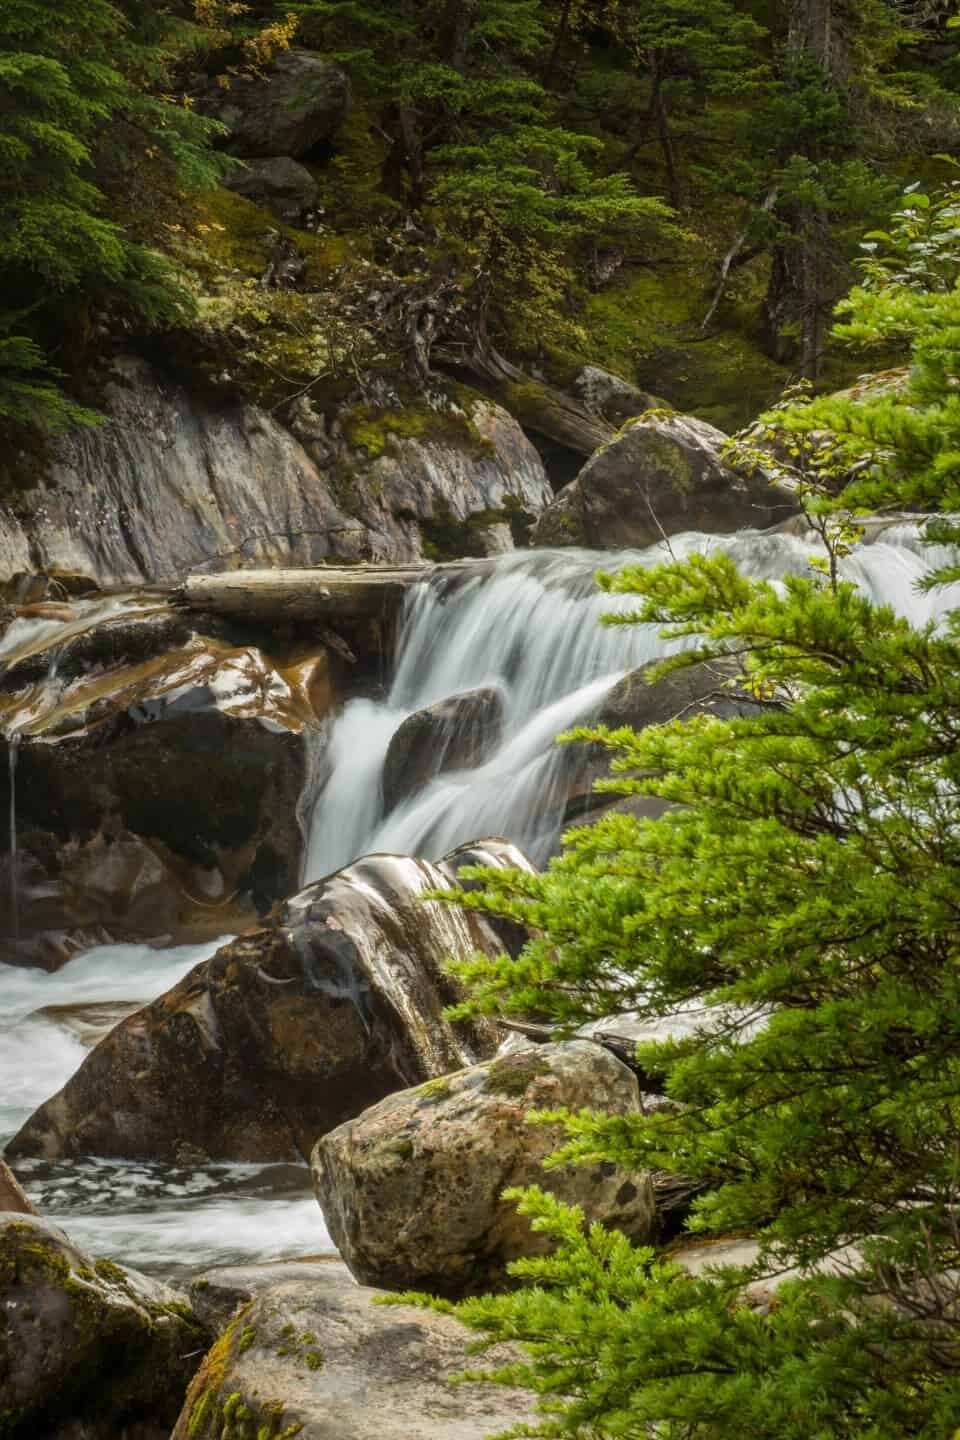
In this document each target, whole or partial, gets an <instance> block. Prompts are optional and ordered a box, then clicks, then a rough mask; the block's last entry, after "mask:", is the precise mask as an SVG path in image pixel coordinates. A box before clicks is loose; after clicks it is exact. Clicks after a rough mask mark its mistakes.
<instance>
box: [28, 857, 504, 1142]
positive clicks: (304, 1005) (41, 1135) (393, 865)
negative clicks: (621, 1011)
mask: <svg viewBox="0 0 960 1440" xmlns="http://www.w3.org/2000/svg"><path fill="white" fill-rule="evenodd" d="M514 863H515V864H517V865H519V866H521V867H523V866H525V865H526V862H525V861H524V859H523V856H522V855H520V853H519V852H518V851H517V852H514ZM450 880H451V871H450V870H449V869H441V868H440V867H438V866H435V865H430V864H428V863H427V862H426V861H422V860H413V859H409V858H406V857H403V856H390V855H375V856H372V857H370V858H368V859H366V860H361V861H358V862H357V863H356V864H354V865H351V866H350V867H349V868H347V869H346V870H341V871H339V872H338V873H337V874H335V875H331V876H329V877H328V878H327V879H326V880H323V881H320V882H318V883H317V884H315V885H311V886H308V887H307V889H305V890H303V891H301V893H300V894H298V895H296V896H294V898H293V899H292V900H290V901H288V902H287V904H286V905H284V906H283V907H282V909H281V911H280V914H279V916H278V918H277V921H276V923H275V924H274V925H273V926H272V927H271V928H270V929H266V930H259V931H256V932H253V933H251V934H248V935H243V936H241V937H240V938H239V939H238V940H235V941H234V942H233V943H232V944H229V945H227V946H225V947H224V948H223V949H221V950H220V951H219V952H218V953H217V954H216V955H215V956H214V957H213V958H212V959H211V960H208V961H206V962H204V963H202V964H200V965H197V966H196V967H195V968H194V969H193V970H192V971H191V972H190V974H189V975H187V976H186V978H185V979H184V980H182V981H181V982H180V984H179V985H176V986H175V987H174V988H173V989H172V990H170V991H168V992H167V993H166V994H165V995H162V996H161V997H160V998H159V999H158V1000H156V1001H155V1002H154V1003H153V1004H152V1005H149V1006H147V1007H146V1009H144V1010H141V1011H138V1012H137V1014H135V1015H132V1016H130V1017H129V1018H128V1019H126V1020H124V1021H122V1022H121V1023H120V1024H119V1025H118V1026H117V1027H116V1028H115V1029H114V1030H112V1031H111V1032H110V1034H109V1035H107V1036H106V1038H105V1039H104V1040H102V1041H101V1042H100V1044H99V1045H98V1046H97V1047H96V1049H95V1050H94V1051H93V1052H92V1053H91V1054H90V1055H89V1056H88V1057H87V1059H86V1060H85V1061H84V1063H83V1065H81V1067H80V1069H79V1070H78V1071H77V1072H76V1074H75V1075H74V1076H73V1077H72V1079H70V1080H69V1081H68V1082H67V1084H66V1085H65V1086H64V1088H63V1089H62V1090H61V1091H60V1092H59V1094H57V1095H55V1096H54V1097H53V1098H52V1099H51V1100H48V1101H47V1102H46V1104H44V1105H42V1106H41V1107H40V1109H39V1110H38V1111H37V1112H36V1113H35V1114H34V1115H33V1116H32V1117H31V1118H30V1119H29V1120H28V1121H27V1123H26V1124H25V1125H24V1126H23V1128H22V1129H21V1130H20V1132H19V1134H18V1135H17V1136H16V1137H15V1138H14V1139H13V1141H11V1143H10V1145H9V1146H8V1154H10V1155H11V1156H18V1155H35V1156H36V1155H39V1156H46V1157H57V1156H64V1155H83V1154H93V1155H108V1156H109V1155H112V1156H127V1157H130V1158H133V1159H154V1160H173V1159H174V1158H175V1157H176V1155H177V1152H178V1150H180V1148H181V1147H182V1146H183V1145H189V1146H191V1147H192V1148H193V1149H194V1150H197V1151H202V1152H203V1153H205V1154H207V1155H209V1156H210V1157H211V1158H212V1159H222V1160H287V1159H291V1158H295V1157H296V1156H297V1155H302V1156H304V1157H306V1156H308V1155H309V1154H310V1151H311V1148H312V1146H313V1143H314V1141H315V1140H316V1139H317V1137H318V1136H319V1135H322V1134H324V1133H325V1132H326V1131H327V1130H331V1129H333V1128H334V1127H335V1126H337V1125H340V1124H341V1123H342V1122H343V1121H344V1120H347V1119H349V1118H350V1117H352V1116H354V1115H356V1114H358V1113H359V1112H360V1111H361V1110H363V1109H364V1107H365V1106H368V1105H372V1104H374V1103H375V1102H376V1101H377V1100H379V1099H381V1098H382V1097H383V1096H384V1095H388V1094H390V1093H391V1092H392V1091H394V1090H398V1089H401V1088H403V1087H405V1086H410V1085H416V1084H418V1083H421V1082H423V1081H425V1080H428V1079H430V1078H431V1077H436V1076H438V1075H442V1074H444V1073H446V1072H447V1071H450V1070H456V1069H459V1068H460V1067H462V1066H464V1065H469V1064H471V1063H473V1062H474V1061H475V1060H476V1059H477V1058H479V1057H481V1056H483V1055H485V1054H491V1053H492V1052H493V1050H494V1049H495V1048H496V1040H495V1034H494V1031H493V1028H492V1027H491V1026H488V1025H487V1024H486V1023H478V1024H465V1025H452V1024H450V1023H449V1022H448V1021H446V1020H445V1019H444V1017H443V1010H444V1007H445V1006H447V1005H449V1004H451V1003H453V1002H454V1001H455V1000H456V999H457V998H458V994H459V992H458V990H457V987H456V986H455V984H454V983H453V982H452V981H451V980H450V979H449V978H448V977H447V975H446V974H445V972H444V968H443V967H444V966H445V965H446V963H447V961H448V960H449V959H450V958H460V959H466V958H467V957H468V956H470V955H471V954H473V953H475V952H476V951H481V952H483V953H485V954H488V955H495V954H498V953H500V951H501V950H502V948H503V947H502V943H501V940H500V938H499V937H498V935H497V933H496V932H495V930H494V929H493V928H492V927H491V926H489V925H488V924H487V922H486V921H485V920H484V919H483V918H482V917H481V916H479V915H476V914H473V913H471V912H469V911H461V910H457V909H455V908H451V907H448V906H443V905H440V904H437V903H435V902H427V901H425V900H424V898H423V896H424V892H425V891H428V890H435V889H440V888H444V887H448V886H449V884H450Z"/></svg>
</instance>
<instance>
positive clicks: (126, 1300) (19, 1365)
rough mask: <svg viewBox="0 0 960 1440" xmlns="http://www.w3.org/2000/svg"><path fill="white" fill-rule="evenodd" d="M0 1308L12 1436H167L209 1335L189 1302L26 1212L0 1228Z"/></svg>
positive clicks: (149, 1439) (1, 1364)
mask: <svg viewBox="0 0 960 1440" xmlns="http://www.w3.org/2000/svg"><path fill="white" fill-rule="evenodd" d="M0 1303H2V1309H3V1316H4V1323H3V1328H2V1330H0V1427H2V1432H3V1435H4V1436H5V1437H7V1440H39V1437H40V1436H43V1437H44V1440H75V1437H79V1436H81V1435H82V1436H84V1437H89V1440H123V1437H124V1436H127V1435H134V1434H135V1435H136V1436H137V1437H138V1440H163V1437H164V1436H165V1435H167V1434H168V1432H169V1427H170V1425H171V1424H172V1423H173V1421H174V1419H175V1418H176V1415H177V1412H178V1410H179V1408H180V1405H181V1403H182V1396H183V1394H184V1391H185V1389H186V1387H187V1384H188V1382H189V1380H190V1377H191V1375H192V1374H193V1372H194V1371H195V1370H196V1368H197V1358H192V1359H191V1358H190V1357H191V1355H193V1356H196V1352H197V1350H198V1349H201V1348H202V1347H203V1345H204V1343H205V1341H206V1339H207V1332H206V1331H205V1330H204V1329H203V1327H202V1326H201V1325H200V1324H199V1323H198V1322H197V1321H196V1320H195V1318H194V1317H193V1315H192V1312H191V1310H190V1306H189V1305H188V1303H187V1301H186V1299H185V1297H184V1296H182V1295H179V1294H177V1292H176V1291H173V1290H169V1289H168V1288H167V1287H166V1286H165V1285H161V1284H159V1283H158V1282H157V1281H155V1280H150V1279H148V1278H147V1277H146V1276H145V1275H139V1274H137V1273H136V1271H133V1270H125V1269H123V1268H122V1267H121V1266H119V1265H115V1264H113V1262H112V1261H110V1260H92V1259H90V1258H89V1256H87V1255H84V1254H83V1253H82V1252H81V1251H79V1250H77V1249H76V1247H75V1246H73V1245H72V1244H71V1243H70V1241H69V1240H68V1239H67V1237H66V1235H64V1233H63V1231H62V1230H58V1229H57V1228H56V1227H55V1226H54V1225H50V1224H48V1223H47V1222H46V1221H44V1220H41V1219H39V1218H37V1217H35V1216H30V1215H20V1216H16V1217H13V1216H4V1217H3V1224H2V1226H0ZM127 1427H130V1428H127Z"/></svg>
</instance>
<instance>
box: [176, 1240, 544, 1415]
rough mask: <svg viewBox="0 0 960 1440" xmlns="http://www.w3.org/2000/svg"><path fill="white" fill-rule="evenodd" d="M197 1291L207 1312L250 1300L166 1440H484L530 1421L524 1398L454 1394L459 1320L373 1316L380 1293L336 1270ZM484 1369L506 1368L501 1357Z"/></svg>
mask: <svg viewBox="0 0 960 1440" xmlns="http://www.w3.org/2000/svg"><path fill="white" fill-rule="evenodd" d="M204 1280H205V1282H206V1283H205V1285H204V1286H203V1290H202V1291H198V1292H197V1294H198V1297H199V1295H200V1294H201V1293H202V1294H203V1295H204V1302H203V1303H205V1304H209V1303H210V1301H211V1300H213V1302H214V1303H213V1307H212V1309H213V1312H214V1313H220V1314H222V1313H223V1309H224V1308H225V1307H228V1306H230V1305H231V1304H233V1303H235V1302H236V1301H237V1300H240V1301H243V1300H244V1299H245V1298H247V1297H250V1298H249V1303H248V1304H247V1305H246V1308H245V1309H243V1310H242V1311H241V1312H240V1314H239V1315H237V1316H236V1317H235V1319H234V1320H233V1321H232V1322H231V1324H230V1325H229V1326H228V1328H227V1330H226V1331H225V1332H224V1334H223V1336H222V1337H221V1338H220V1340H218V1342H217V1344H216V1345H215V1346H214V1347H213V1349H212V1350H211V1351H210V1353H209V1355H208V1356H207V1358H206V1359H205V1360H204V1362H203V1364H202V1366H201V1368H200V1370H199V1371H198V1372H197V1375H196V1377H195V1379H194V1381H193V1383H192V1385H191V1387H190V1391H189V1393H188V1395H187V1400H186V1403H185V1405H184V1407H183V1412H182V1414H181V1416H180V1419H179V1421H178V1422H177V1426H176V1428H175V1430H174V1432H173V1436H172V1440H223V1437H225V1436H227V1435H237V1436H240V1435H246V1434H248V1433H249V1434H250V1435H258V1436H259V1435H263V1436H271V1437H280V1436H285V1435H290V1436H292V1435H294V1434H296V1435H297V1436H298V1440H421V1437H424V1436H426V1435H429V1436H430V1440H486V1437H487V1436H488V1435H490V1434H493V1433H498V1432H500V1431H502V1430H504V1429H506V1428H507V1427H508V1426H509V1427H512V1426H514V1425H517V1424H520V1423H523V1422H524V1421H529V1420H530V1419H531V1418H532V1411H533V1404H532V1400H531V1397H530V1395H529V1394H524V1393H521V1392H518V1391H514V1390H508V1389H503V1388H501V1387H499V1386H497V1387H494V1386H490V1385H452V1384H451V1383H450V1382H451V1379H452V1377H453V1376H454V1375H456V1374H457V1373H458V1372H460V1371H462V1370H464V1369H466V1368H468V1366H469V1364H470V1358H469V1354H468V1350H467V1345H468V1343H469V1338H470V1337H469V1332H467V1331H466V1330H465V1329H464V1328H463V1327H462V1326H461V1325H458V1324H457V1322H456V1321H455V1320H452V1319H451V1318H450V1317H449V1316H446V1315H436V1314H431V1313H430V1312H428V1311H424V1310H417V1309H414V1308H413V1307H412V1306H409V1305H401V1306H393V1305H391V1306H389V1307H385V1306H381V1305H377V1304H376V1303H375V1302H376V1300H377V1299H378V1298H379V1297H380V1295H381V1292H379V1291H377V1290H370V1289H365V1288H361V1287H360V1286H358V1285H357V1284H356V1283H355V1282H354V1281H353V1280H352V1279H351V1277H350V1273H349V1271H348V1270H347V1268H346V1266H345V1265H342V1264H340V1263H339V1262H337V1261H331V1262H329V1263H324V1264H310V1265H301V1264H296V1265H282V1266H280V1265H278V1266H270V1267H259V1268H258V1269H257V1270H242V1269H241V1270H226V1271H215V1272H212V1273H211V1274H210V1276H209V1277H204ZM221 1296H222V1300H221V1298H220V1297H221ZM198 1303H200V1302H199V1298H198ZM490 1358H491V1359H492V1360H493V1361H494V1362H498V1361H499V1362H504V1361H506V1360H507V1359H510V1358H513V1357H512V1356H511V1355H510V1354H509V1353H508V1352H505V1348H504V1347H497V1348H496V1349H494V1350H493V1351H492V1352H491V1355H490Z"/></svg>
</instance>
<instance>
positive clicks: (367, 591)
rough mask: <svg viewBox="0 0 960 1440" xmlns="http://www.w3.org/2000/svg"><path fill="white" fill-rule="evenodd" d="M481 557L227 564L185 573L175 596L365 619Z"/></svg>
mask: <svg viewBox="0 0 960 1440" xmlns="http://www.w3.org/2000/svg"><path fill="white" fill-rule="evenodd" d="M483 568H484V562H483V561H482V560H481V561H476V560H474V561H467V562H456V561H455V562H453V563H451V564H448V565H406V566H404V565H398V566H386V565H376V566H373V565H370V566H367V565H351V566H349V567H347V566H344V567H338V568H334V567H333V566H329V567H327V566H319V567H317V568H315V569H312V570H231V571H228V572H226V573H224V574H216V575H188V576H187V578H186V580H184V582H183V583H182V584H181V585H180V586H178V587H177V589H175V590H174V592H173V596H172V599H173V602H174V604H176V605H180V606H184V607H185V608H186V609H189V610H202V611H206V612H207V613H210V614H214V615H230V616H234V617H241V618H244V619H248V620H270V621H283V620H369V619H379V618H385V617H389V616H391V615H394V614H396V612H397V610H398V609H399V607H400V605H401V604H402V602H403V597H404V595H405V593H406V591H407V590H408V589H409V588H410V586H411V585H416V584H418V583H419V582H420V581H422V580H426V579H428V578H430V577H432V576H433V575H436V574H438V573H440V574H450V575H451V576H453V577H456V576H457V575H460V574H463V575H467V574H476V573H477V572H478V571H479V570H482V569H483Z"/></svg>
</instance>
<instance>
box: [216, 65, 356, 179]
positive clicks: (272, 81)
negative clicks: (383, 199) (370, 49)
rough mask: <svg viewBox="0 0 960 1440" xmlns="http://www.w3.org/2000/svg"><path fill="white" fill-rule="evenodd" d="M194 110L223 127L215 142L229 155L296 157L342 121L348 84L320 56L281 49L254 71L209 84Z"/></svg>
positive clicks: (342, 74)
mask: <svg viewBox="0 0 960 1440" xmlns="http://www.w3.org/2000/svg"><path fill="white" fill-rule="evenodd" d="M196 108H197V110H199V111H200V113H201V114H203V115H208V116H210V117H211V119H214V120H219V121H220V123H221V124H222V125H226V127H227V134H226V135H225V136H223V137H221V139H220V142H219V143H220V144H221V145H222V146H223V148H224V149H226V150H229V151H230V153H231V155H238V156H241V157H246V156H258V157H260V156H275V155H292V156H293V157H294V158H295V159H301V158H303V157H304V156H307V155H309V153H310V151H311V150H313V149H314V148H315V147H316V146H317V145H319V144H321V143H322V142H323V141H325V140H329V139H330V137H331V136H332V135H333V134H334V132H335V131H336V130H337V128H338V126H339V125H340V124H341V123H342V121H343V120H344V119H345V117H346V114H347V111H348V110H349V108H350V82H349V80H348V79H347V77H346V75H345V74H344V72H343V71H342V70H340V69H339V68H338V67H337V66H336V65H333V64H331V63H330V61H328V60H324V59H323V57H322V56H320V55H312V54H310V53H309V52H307V51H305V50H287V51H284V52H282V53H281V54H279V55H277V56H275V57H274V59H273V60H271V61H270V63H269V65H268V66H267V67H266V69H265V70H263V71H261V72H259V73H257V74H253V75H237V76H234V77H232V79H231V81H230V85H229V87H228V88H226V89H223V88H221V87H220V86H218V85H216V84H211V85H210V87H209V89H207V90H206V91H204V93H203V94H202V95H200V96H198V97H197V99H196Z"/></svg>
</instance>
